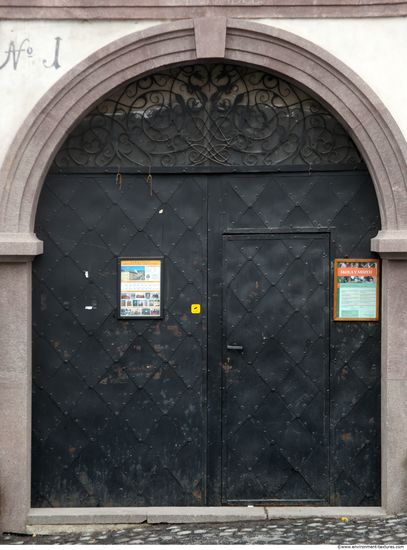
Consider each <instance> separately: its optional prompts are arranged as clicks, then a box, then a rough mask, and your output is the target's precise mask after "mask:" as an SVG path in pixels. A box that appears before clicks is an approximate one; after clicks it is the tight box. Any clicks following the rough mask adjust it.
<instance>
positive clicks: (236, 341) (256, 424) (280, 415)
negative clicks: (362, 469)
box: [222, 233, 329, 504]
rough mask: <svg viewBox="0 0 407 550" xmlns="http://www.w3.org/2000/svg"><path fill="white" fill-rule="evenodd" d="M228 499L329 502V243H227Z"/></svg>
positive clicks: (265, 237)
mask: <svg viewBox="0 0 407 550" xmlns="http://www.w3.org/2000/svg"><path fill="white" fill-rule="evenodd" d="M223 272H224V286H223V319H224V321H223V338H224V347H223V363H222V366H223V380H224V382H223V384H222V388H223V414H222V438H223V484H222V485H223V487H222V497H223V501H224V502H227V503H234V504H236V503H247V502H275V501H277V502H285V501H287V502H288V503H292V502H295V501H297V502H302V503H313V504H317V503H319V504H323V503H325V504H326V503H327V502H329V477H328V474H329V470H328V464H329V445H328V434H329V424H328V417H329V415H328V414H327V413H328V401H327V389H328V382H329V299H328V289H329V236H328V234H319V233H308V234H307V233H300V234H298V233H291V234H290V233H287V234H284V233H277V234H273V233H270V234H267V233H266V234H232V235H230V234H229V235H225V236H224V271H223Z"/></svg>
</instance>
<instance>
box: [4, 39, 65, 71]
mask: <svg viewBox="0 0 407 550" xmlns="http://www.w3.org/2000/svg"><path fill="white" fill-rule="evenodd" d="M61 40H62V38H61V37H60V36H56V37H55V38H54V43H53V44H52V45H51V48H50V50H51V51H50V54H49V55H48V57H45V58H43V59H42V65H43V67H45V68H46V69H59V67H60V66H61V65H60V62H59V55H60V46H61ZM3 53H4V57H3V58H2V57H0V70H1V69H4V68H5V67H12V68H13V70H14V71H16V70H17V69H18V67H19V65H20V62H21V60H22V59H24V58H32V57H35V56H36V51H35V50H34V48H33V47H32V46H31V44H30V40H29V39H28V38H24V40H22V41H21V42H17V41H15V40H10V42H9V44H8V48H6V49H5V50H4V52H3ZM0 55H1V52H0Z"/></svg>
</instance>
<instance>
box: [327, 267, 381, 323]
mask: <svg viewBox="0 0 407 550" xmlns="http://www.w3.org/2000/svg"><path fill="white" fill-rule="evenodd" d="M379 270H380V261H379V260H375V259H372V258H370V259H349V258H346V259H336V260H335V263H334V321H378V320H379V296H380V277H379Z"/></svg>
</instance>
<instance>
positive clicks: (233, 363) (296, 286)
mask: <svg viewBox="0 0 407 550" xmlns="http://www.w3.org/2000/svg"><path fill="white" fill-rule="evenodd" d="M118 167H120V168H119V169H118ZM118 172H119V173H118ZM151 174H152V179H151ZM379 227H380V217H379V211H378V206H377V200H376V197H375V193H374V189H373V185H372V182H371V180H370V177H369V175H368V173H367V171H366V167H365V166H364V165H363V161H362V159H361V157H360V155H359V153H358V151H357V149H356V148H355V146H354V144H353V142H352V140H351V139H350V137H349V136H348V134H347V133H346V131H345V130H344V129H343V128H342V127H341V125H340V124H339V123H338V121H336V120H335V118H334V117H333V116H332V115H331V114H330V113H329V112H327V110H326V109H325V108H324V106H323V105H321V104H320V103H319V102H318V101H317V100H316V99H315V98H313V97H311V96H310V95H309V94H307V93H306V92H305V91H303V90H300V89H298V88H297V87H296V86H294V85H292V84H290V83H289V82H286V81H284V80H282V79H281V78H278V77H276V76H274V75H270V74H267V73H264V72H262V71H259V70H258V69H254V68H250V67H239V66H235V65H228V64H208V65H196V66H190V67H173V68H170V69H168V70H164V71H162V72H160V73H157V74H155V75H147V76H146V77H144V78H141V79H138V80H136V81H133V82H131V83H127V84H126V85H125V86H123V87H121V88H118V89H117V90H114V91H113V92H112V95H111V97H108V98H106V99H105V100H104V101H103V102H101V103H100V104H99V105H97V106H96V107H95V109H94V110H93V111H92V112H90V113H89V114H88V115H87V116H86V117H85V118H84V119H83V120H82V121H81V123H80V124H79V125H78V126H77V127H76V128H75V129H74V130H73V131H72V133H71V134H70V135H69V136H68V138H67V140H66V141H65V143H64V144H63V146H62V147H61V150H60V151H59V153H58V154H57V156H56V158H55V162H54V165H53V168H52V173H51V174H50V175H49V176H48V177H47V179H46V182H45V185H44V188H43V191H42V194H41V197H40V199H39V207H38V213H37V219H36V229H35V230H36V233H37V234H38V236H39V238H41V239H43V240H44V243H45V252H44V255H43V256H40V257H38V258H37V259H36V260H35V262H34V267H33V319H34V322H33V388H34V389H33V493H32V494H33V498H32V500H33V505H34V506H126V505H131V506H145V505H156V506H157V505H158V506H164V505H204V504H209V505H219V504H234V503H237V502H242V503H254V504H256V503H260V502H271V503H273V502H281V503H290V502H291V503H299V502H301V503H322V502H328V503H330V504H334V505H353V506H356V505H377V504H378V503H379V494H380V461H379V448H380V442H379V439H380V437H379V433H380V432H379V426H380V421H379V410H380V407H379V395H380V326H379V324H378V323H333V322H332V315H331V304H330V301H329V296H330V293H329V279H330V275H329V273H330V268H331V262H332V259H333V258H335V257H346V256H349V257H370V255H371V252H370V239H371V238H372V237H373V236H375V234H376V233H377V230H378V229H379ZM143 255H145V256H150V257H152V256H159V257H164V273H165V277H164V278H165V281H164V318H163V319H161V320H123V319H119V318H118V315H117V305H118V304H117V258H118V257H119V256H139V257H140V256H143ZM194 303H195V304H196V303H198V304H201V307H202V312H201V314H200V315H194V314H192V312H191V304H194ZM228 346H229V349H228ZM239 346H242V347H243V349H240V348H239ZM328 390H329V391H328Z"/></svg>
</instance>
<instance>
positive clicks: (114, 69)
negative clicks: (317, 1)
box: [0, 19, 407, 233]
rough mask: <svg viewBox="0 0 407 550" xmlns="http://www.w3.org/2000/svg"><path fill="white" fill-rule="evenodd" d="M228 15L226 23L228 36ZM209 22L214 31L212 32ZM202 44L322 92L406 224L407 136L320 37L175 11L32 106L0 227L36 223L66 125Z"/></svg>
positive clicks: (191, 55)
mask: <svg viewBox="0 0 407 550" xmlns="http://www.w3.org/2000/svg"><path fill="white" fill-rule="evenodd" d="M221 24H224V25H225V26H226V33H225V34H223V36H222V44H220V41H219V36H220V34H221V33H220V28H219V27H220V26H221ZM202 29H205V32H202ZM211 29H213V31H212V32H213V36H208V34H207V33H209V34H210V33H211ZM217 41H218V42H219V45H218V46H217V47H214V43H216V42H217ZM205 44H209V45H210V46H211V51H212V52H216V59H217V60H219V59H222V58H223V59H225V60H228V61H232V62H237V63H247V64H251V65H257V66H259V67H261V68H263V69H266V70H267V69H268V70H271V71H273V72H276V73H278V74H279V75H281V76H283V77H285V78H287V79H290V80H291V81H293V82H295V83H296V84H298V85H299V86H302V87H304V88H305V89H307V90H308V91H310V92H311V93H313V94H315V95H317V96H318V98H319V99H320V100H321V101H322V102H324V103H325V104H326V105H327V107H328V108H329V109H330V110H331V111H333V112H334V113H335V115H336V116H337V117H338V118H339V119H340V120H341V122H342V123H343V124H344V126H345V127H346V128H347V130H348V131H349V133H350V134H351V136H352V138H353V139H354V140H355V142H356V143H357V145H358V147H359V149H360V152H361V154H362V155H363V157H364V159H365V161H366V163H367V166H368V168H369V170H370V173H371V175H372V178H373V181H374V184H375V188H376V192H377V196H378V201H379V206H380V210H381V216H382V226H383V229H391V230H398V229H405V228H407V186H406V174H407V170H406V168H407V161H406V159H407V145H406V142H405V139H404V137H403V135H402V134H401V132H400V130H399V128H398V127H397V124H396V123H395V121H394V120H393V118H392V117H391V115H390V114H389V112H388V111H387V109H386V107H385V106H384V105H383V104H382V102H381V101H380V99H379V98H378V97H377V96H376V95H375V94H374V93H373V92H372V90H371V89H370V88H369V87H368V86H367V85H366V84H365V83H364V82H363V81H362V80H361V79H360V78H359V77H358V76H357V75H356V74H355V73H354V72H353V71H352V70H351V69H349V68H348V67H347V66H346V65H344V64H343V63H342V62H340V61H339V60H338V59H336V58H335V57H334V56H332V55H331V54H329V53H328V52H326V51H325V50H323V49H321V48H319V47H318V46H316V45H315V44H312V43H310V42H308V41H306V40H304V39H302V38H300V37H298V36H296V35H293V34H292V33H289V32H287V31H284V30H281V29H276V28H273V27H269V26H265V25H261V24H257V23H249V22H244V21H240V20H235V19H223V23H220V22H219V21H218V22H217V24H214V25H211V24H205V25H203V24H202V21H195V22H194V21H193V20H185V21H178V22H176V23H169V24H163V25H161V24H160V25H157V26H154V27H151V28H149V29H148V30H145V31H139V32H136V33H133V34H130V35H128V36H126V37H123V38H121V39H119V40H117V41H115V42H112V43H111V44H109V45H107V46H105V47H103V48H101V49H100V50H98V51H97V52H95V53H94V54H92V55H91V56H90V57H88V58H87V59H85V60H84V61H82V62H81V63H80V64H78V65H77V66H76V67H75V68H74V69H72V70H71V71H70V72H68V73H67V74H66V75H64V76H63V77H62V78H61V79H60V80H59V81H58V82H57V83H56V84H55V85H54V86H53V87H52V88H51V89H50V90H49V91H48V92H47V93H46V94H45V95H44V97H43V98H42V99H41V100H40V101H39V103H38V104H37V105H36V107H35V108H34V109H33V111H32V112H31V114H30V115H29V116H28V118H27V119H26V121H25V123H24V124H23V126H22V127H21V128H20V130H19V132H18V134H17V136H16V138H15V139H14V141H13V143H12V145H11V147H10V149H9V151H8V154H7V157H6V161H5V163H4V166H3V168H2V171H1V182H2V185H3V187H2V190H1V197H0V201H1V202H0V205H1V206H0V223H1V231H4V232H10V233H16V232H22V233H30V232H32V231H33V226H34V219H35V212H36V206H37V201H38V196H39V193H40V190H41V186H42V182H43V179H44V177H45V175H46V173H47V170H48V168H49V165H50V163H51V162H52V159H53V157H54V155H55V153H56V152H57V150H58V148H59V147H60V145H61V143H62V142H63V140H64V139H65V137H66V136H67V134H68V133H69V131H70V130H71V129H72V127H73V126H74V125H75V124H76V123H77V121H78V120H79V119H80V118H81V117H82V116H83V115H84V114H86V112H88V111H89V109H91V108H92V106H93V105H94V104H95V103H96V102H97V101H99V100H100V99H101V98H102V97H103V96H105V95H106V94H108V93H109V91H111V89H113V88H115V87H116V86H118V85H120V84H122V83H123V82H125V81H126V80H129V79H132V78H136V77H138V76H140V75H143V74H145V73H148V72H154V70H156V69H158V68H162V67H166V66H169V65H176V64H185V63H189V62H191V61H195V60H197V59H198V60H199V58H198V57H197V54H196V51H199V52H200V58H201V59H205V60H207V59H208V58H210V55H208V56H206V55H205V47H206V46H205ZM208 47H209V46H208ZM202 52H203V53H202ZM222 55H223V57H221V56H222Z"/></svg>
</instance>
